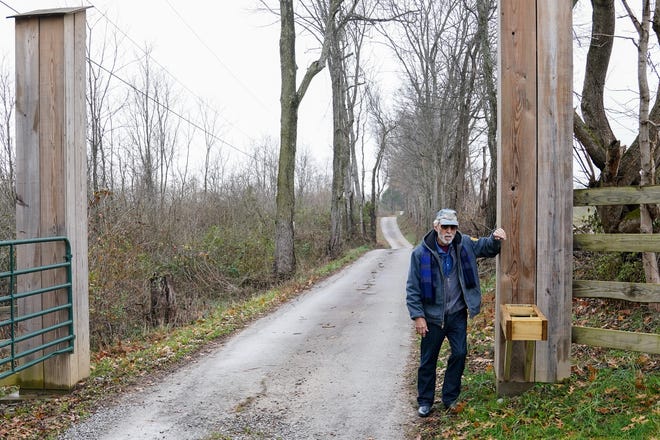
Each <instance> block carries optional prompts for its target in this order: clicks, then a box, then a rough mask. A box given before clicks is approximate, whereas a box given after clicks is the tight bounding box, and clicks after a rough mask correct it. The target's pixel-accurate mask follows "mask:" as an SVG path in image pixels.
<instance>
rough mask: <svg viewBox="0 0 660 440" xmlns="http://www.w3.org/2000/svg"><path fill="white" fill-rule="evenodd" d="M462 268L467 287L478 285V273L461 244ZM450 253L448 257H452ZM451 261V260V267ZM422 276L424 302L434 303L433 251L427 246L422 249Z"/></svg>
mask: <svg viewBox="0 0 660 440" xmlns="http://www.w3.org/2000/svg"><path fill="white" fill-rule="evenodd" d="M460 253H461V269H462V271H463V280H464V281H465V287H466V288H468V289H471V288H473V287H475V286H476V285H477V274H475V273H474V269H473V264H472V261H471V260H470V256H469V255H468V253H467V251H466V250H465V248H464V247H462V246H461V252H460ZM450 258H451V256H450V255H449V254H448V255H447V257H446V259H447V260H448V259H450ZM450 265H451V262H449V267H451V266H450ZM449 270H451V269H449ZM420 276H421V278H422V302H424V303H427V304H428V303H434V302H435V290H434V289H433V272H432V271H431V251H429V250H428V249H427V248H426V247H424V248H423V249H422V257H421V260H420Z"/></svg>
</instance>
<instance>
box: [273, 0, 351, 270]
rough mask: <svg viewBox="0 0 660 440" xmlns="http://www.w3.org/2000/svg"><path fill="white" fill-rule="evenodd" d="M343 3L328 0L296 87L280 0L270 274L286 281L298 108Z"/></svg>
mask: <svg viewBox="0 0 660 440" xmlns="http://www.w3.org/2000/svg"><path fill="white" fill-rule="evenodd" d="M342 2H343V0H331V1H330V5H329V8H328V13H327V15H326V20H327V21H326V24H325V26H324V29H325V33H324V38H323V42H322V46H321V52H320V54H319V57H318V59H316V60H315V61H314V62H312V63H311V64H310V65H309V66H308V68H307V70H306V72H305V75H304V77H303V79H302V81H301V83H300V85H299V86H297V76H296V70H297V65H296V46H295V43H296V29H295V15H294V9H293V0H280V71H281V75H282V85H281V95H280V104H281V115H280V156H279V166H278V173H277V175H278V178H277V198H276V203H277V212H276V218H275V259H274V272H275V274H276V276H277V277H279V278H289V277H291V276H292V275H293V274H294V273H295V270H296V257H295V250H294V230H293V219H294V211H295V176H294V172H295V161H296V145H297V133H298V108H299V106H300V102H301V101H302V99H303V97H304V96H305V93H306V92H307V89H308V87H309V84H310V83H311V81H312V79H313V78H314V77H315V76H316V75H317V74H318V73H319V72H321V71H322V70H323V69H324V68H325V64H326V60H327V58H328V52H329V46H330V43H331V41H332V32H333V29H334V28H333V26H332V23H333V22H334V20H335V15H336V14H337V12H338V10H339V7H340V6H341V4H342Z"/></svg>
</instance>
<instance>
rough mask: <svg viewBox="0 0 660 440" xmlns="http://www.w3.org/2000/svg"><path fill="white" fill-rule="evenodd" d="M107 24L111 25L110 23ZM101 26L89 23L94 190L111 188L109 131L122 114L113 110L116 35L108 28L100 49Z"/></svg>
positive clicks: (90, 161) (90, 162)
mask: <svg viewBox="0 0 660 440" xmlns="http://www.w3.org/2000/svg"><path fill="white" fill-rule="evenodd" d="M106 23H107V22H106ZM96 25H97V24H94V23H91V22H88V23H87V28H88V30H87V39H88V42H87V46H86V47H87V93H86V100H87V120H88V124H87V142H88V145H89V155H88V167H87V168H88V170H89V174H90V175H91V186H92V187H91V190H92V192H93V193H96V192H98V191H99V190H100V189H108V188H110V187H111V186H112V185H111V182H110V179H111V174H110V171H109V170H110V163H109V162H110V160H111V158H110V157H109V156H110V155H109V154H108V152H107V151H106V148H105V147H106V142H107V141H108V131H109V129H110V127H111V124H112V118H113V117H114V115H115V114H116V113H117V112H118V110H119V108H118V107H119V106H115V107H114V108H111V95H112V90H111V83H112V81H111V80H112V76H113V75H114V72H115V69H116V67H117V60H118V46H119V42H118V41H117V38H116V34H115V33H109V32H108V29H107V25H106V27H105V28H104V29H103V33H102V35H104V36H107V35H110V38H102V39H101V40H100V43H99V45H98V47H97V45H96V44H95V42H96V40H95V39H94V37H95V36H96V35H97V33H96V32H95V31H94V29H95V26H96Z"/></svg>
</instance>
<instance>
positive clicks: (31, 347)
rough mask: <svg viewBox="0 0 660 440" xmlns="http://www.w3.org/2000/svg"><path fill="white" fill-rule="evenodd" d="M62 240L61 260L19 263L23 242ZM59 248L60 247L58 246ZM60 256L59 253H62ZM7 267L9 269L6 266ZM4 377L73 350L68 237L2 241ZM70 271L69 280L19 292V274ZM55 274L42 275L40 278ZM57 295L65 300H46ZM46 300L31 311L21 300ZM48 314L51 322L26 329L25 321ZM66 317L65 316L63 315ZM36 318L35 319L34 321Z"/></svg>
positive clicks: (0, 354) (0, 361)
mask: <svg viewBox="0 0 660 440" xmlns="http://www.w3.org/2000/svg"><path fill="white" fill-rule="evenodd" d="M51 242H61V243H63V244H64V246H60V247H63V248H64V255H61V258H62V259H61V262H60V261H57V262H54V263H53V264H48V265H44V266H38V267H25V268H17V267H16V260H17V258H16V256H17V248H18V247H19V246H28V245H39V246H41V245H43V244H44V243H51ZM57 249H59V247H58V248H57ZM58 260H59V256H58ZM5 269H6V270H5ZM0 270H2V272H0V379H3V378H5V377H7V376H10V375H12V374H14V373H17V372H19V371H21V370H25V369H27V368H30V367H32V366H33V365H36V364H38V363H39V362H43V361H45V360H47V359H50V358H52V357H54V356H56V355H58V354H62V353H69V352H73V340H74V338H75V336H74V334H73V306H72V289H71V279H72V278H71V245H70V243H69V240H68V239H67V238H66V237H48V238H35V239H27V240H10V241H0ZM61 270H64V271H66V282H65V283H57V284H54V285H47V286H43V285H40V287H39V288H38V289H34V290H28V291H23V292H19V291H17V288H18V286H19V285H20V284H21V283H19V282H18V280H19V277H21V276H28V275H29V274H44V273H51V275H52V274H53V272H50V271H61ZM49 278H54V279H57V277H56V276H54V275H52V276H49V277H44V276H43V275H42V276H41V277H40V280H43V279H46V280H47V279H49ZM48 295H51V296H52V295H57V297H58V298H60V297H62V298H64V297H65V298H66V300H65V301H61V300H60V301H56V302H59V304H49V301H50V303H52V302H53V301H52V299H50V300H49V301H45V299H46V296H48ZM34 299H38V300H39V303H42V302H46V304H47V307H46V308H43V307H42V308H41V309H40V310H36V311H32V312H30V313H23V312H22V310H21V308H22V307H21V304H22V303H24V302H25V301H31V300H32V303H34V302H35V301H34ZM46 316H48V320H49V321H56V322H49V324H50V325H48V326H47V327H45V328H43V326H42V328H39V329H31V330H29V331H26V330H25V329H24V328H22V327H24V325H23V324H25V323H26V322H27V321H29V320H34V319H39V320H41V322H43V318H44V317H46ZM62 317H64V318H62ZM32 322H34V321H32Z"/></svg>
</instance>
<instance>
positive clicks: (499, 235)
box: [493, 228, 506, 240]
mask: <svg viewBox="0 0 660 440" xmlns="http://www.w3.org/2000/svg"><path fill="white" fill-rule="evenodd" d="M493 238H494V239H495V240H506V232H504V229H502V228H497V229H495V231H493Z"/></svg>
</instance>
